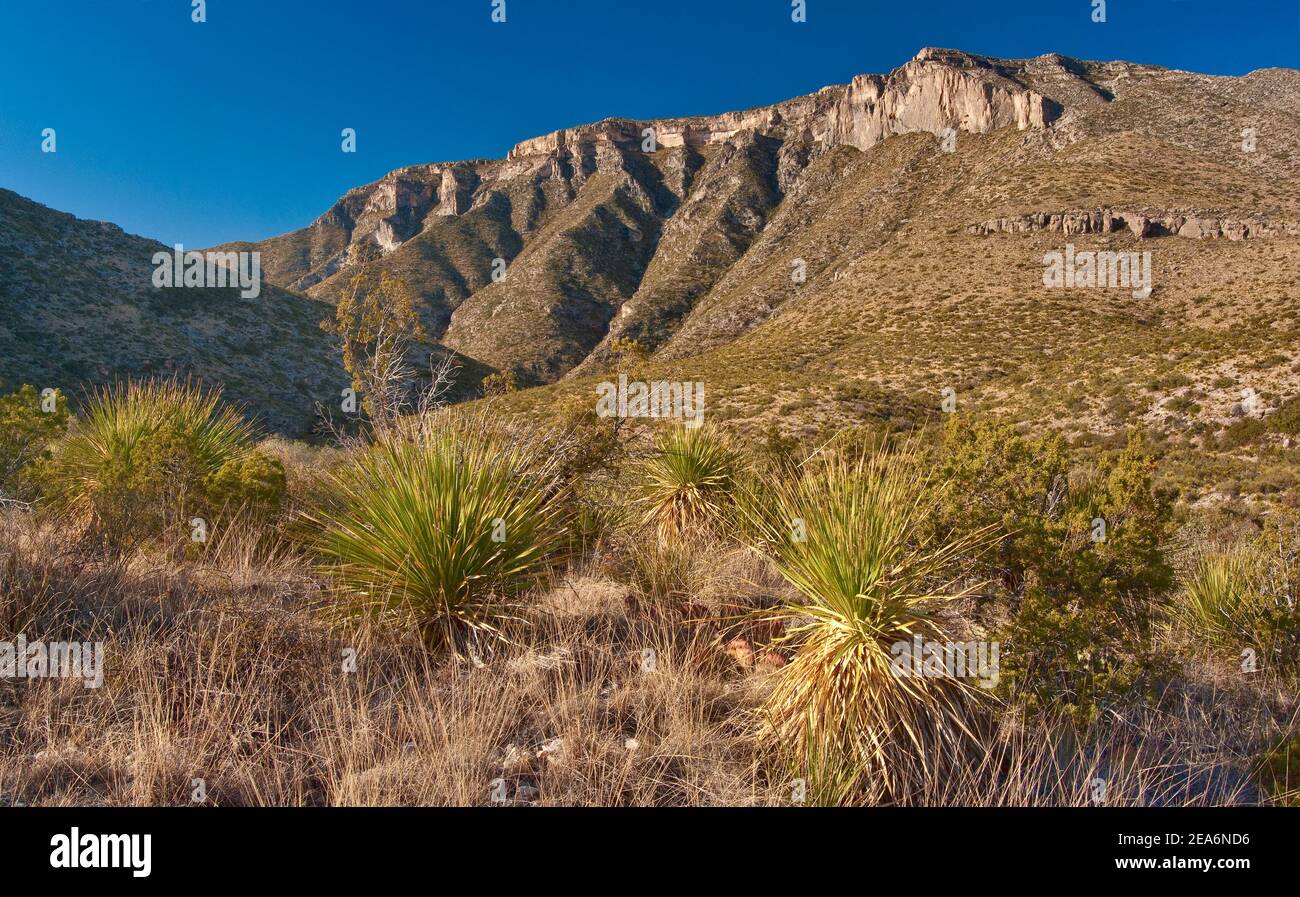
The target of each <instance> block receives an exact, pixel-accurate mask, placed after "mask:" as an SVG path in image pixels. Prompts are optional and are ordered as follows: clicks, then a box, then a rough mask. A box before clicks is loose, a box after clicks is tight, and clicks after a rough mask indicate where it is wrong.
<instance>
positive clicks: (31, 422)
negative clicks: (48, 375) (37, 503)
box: [0, 385, 68, 502]
mask: <svg viewBox="0 0 1300 897" xmlns="http://www.w3.org/2000/svg"><path fill="white" fill-rule="evenodd" d="M46 408H48V409H49V410H48V411H47V410H45V409H46ZM67 427H68V403H67V400H66V399H65V398H64V396H63V394H62V393H61V392H58V391H57V390H56V391H55V392H54V393H52V394H51V395H49V396H48V398H47V399H46V402H45V404H44V405H43V404H42V396H41V394H40V393H38V392H37V391H36V388H35V387H33V386H26V385H24V386H23V387H22V388H21V389H19V390H18V391H17V392H14V393H10V394H9V395H7V396H0V499H11V500H16V501H21V502H26V501H30V500H31V499H33V498H34V497H36V494H37V492H38V491H39V489H40V484H41V481H42V480H43V478H44V476H43V471H44V468H45V466H46V465H47V464H48V463H49V460H50V458H51V454H50V446H51V445H52V444H53V442H54V441H55V440H56V439H58V438H59V437H60V436H62V435H63V433H64V432H65V431H66V430H67Z"/></svg>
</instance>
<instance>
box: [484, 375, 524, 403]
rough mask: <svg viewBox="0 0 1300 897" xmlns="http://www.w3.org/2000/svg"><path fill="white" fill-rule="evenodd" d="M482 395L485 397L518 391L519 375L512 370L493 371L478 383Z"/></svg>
mask: <svg viewBox="0 0 1300 897" xmlns="http://www.w3.org/2000/svg"><path fill="white" fill-rule="evenodd" d="M479 388H480V389H481V390H483V395H484V396H487V397H492V396H504V395H508V394H510V393H512V392H518V391H519V375H518V374H516V373H515V372H514V371H494V372H493V373H491V374H488V375H487V376H486V377H484V378H483V382H482V383H481V384H479Z"/></svg>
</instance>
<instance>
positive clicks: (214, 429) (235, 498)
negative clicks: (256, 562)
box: [50, 381, 284, 542]
mask: <svg viewBox="0 0 1300 897" xmlns="http://www.w3.org/2000/svg"><path fill="white" fill-rule="evenodd" d="M50 489H51V490H52V492H53V497H54V505H55V506H56V507H58V508H60V509H61V510H63V511H66V512H68V513H70V514H71V515H72V516H73V517H74V518H76V519H78V520H81V521H84V522H86V523H89V524H91V525H93V526H95V527H97V528H98V529H99V531H100V532H101V533H102V534H103V535H105V536H106V537H108V538H110V539H112V540H115V541H119V542H132V541H138V540H144V539H149V538H154V537H157V536H160V535H162V534H163V532H164V531H165V530H166V529H167V528H168V527H169V526H172V525H180V524H182V523H184V524H185V525H186V526H187V527H188V524H187V523H185V522H186V521H188V520H189V519H191V518H192V517H194V516H198V517H203V518H204V519H207V520H208V521H209V522H211V521H212V520H214V519H216V518H219V517H223V516H225V515H227V514H231V513H233V512H236V511H242V510H245V509H246V508H251V509H255V510H257V511H260V512H261V513H274V511H275V509H276V508H277V507H278V504H279V498H280V495H282V494H283V491H284V470H283V468H282V466H281V465H280V462H279V461H278V460H277V459H275V458H272V457H269V456H266V455H263V454H261V453H259V452H258V451H257V450H256V449H255V448H254V445H253V431H252V428H251V426H250V425H249V424H248V423H247V422H246V421H245V420H244V419H243V417H242V416H240V414H239V413H238V412H237V411H236V410H235V409H233V408H231V407H230V406H228V405H225V404H223V403H222V401H221V391H220V390H219V389H218V390H211V391H207V390H204V389H203V388H201V387H199V386H197V385H194V384H191V383H179V382H177V381H141V382H134V383H129V384H126V385H124V386H117V387H112V388H107V389H104V390H101V391H100V392H98V393H96V394H94V395H93V396H91V398H90V401H89V402H88V405H87V408H86V411H85V413H84V415H83V416H82V417H80V418H78V419H77V420H76V422H75V423H74V424H73V426H72V428H71V429H70V430H69V432H68V434H67V436H66V437H65V438H64V439H63V440H62V441H61V442H60V443H59V445H58V446H57V447H56V450H55V453H54V458H53V460H52V462H51V472H50Z"/></svg>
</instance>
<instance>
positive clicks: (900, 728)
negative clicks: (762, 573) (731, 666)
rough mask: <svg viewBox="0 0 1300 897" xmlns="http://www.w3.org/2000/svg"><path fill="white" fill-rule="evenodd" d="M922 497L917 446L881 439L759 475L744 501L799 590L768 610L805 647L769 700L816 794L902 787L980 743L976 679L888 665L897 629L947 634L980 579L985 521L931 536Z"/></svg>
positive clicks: (776, 726)
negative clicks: (950, 611) (975, 728)
mask: <svg viewBox="0 0 1300 897" xmlns="http://www.w3.org/2000/svg"><path fill="white" fill-rule="evenodd" d="M925 498H926V490H925V480H924V475H923V474H922V473H921V469H920V467H919V466H918V465H917V464H916V459H915V457H914V453H913V452H911V451H904V452H903V453H901V454H898V455H890V454H888V453H887V452H884V451H877V452H876V453H874V454H872V455H865V456H864V455H860V456H858V457H856V458H853V457H850V456H849V455H847V454H845V453H840V452H837V453H830V454H823V455H820V456H818V458H817V459H814V460H813V461H811V462H809V463H808V464H806V465H805V468H804V473H803V476H802V477H800V478H798V479H795V480H790V479H778V480H775V481H771V482H766V483H760V484H758V485H757V486H755V487H753V488H752V489H751V490H747V491H746V494H745V496H744V498H743V499H742V501H741V507H742V508H743V513H744V515H745V517H746V518H747V528H748V529H749V530H750V531H752V532H753V533H755V534H757V536H758V546H759V547H760V548H761V549H762V550H763V551H764V552H766V553H767V554H768V555H769V556H770V557H771V559H772V561H773V562H774V564H775V566H776V568H777V569H778V570H779V571H780V573H781V575H782V576H783V577H784V578H785V579H786V581H787V582H788V583H789V584H790V586H792V587H793V588H794V590H795V591H796V592H797V594H798V596H799V597H798V598H797V599H796V600H794V601H792V602H791V603H789V604H785V605H781V606H779V607H777V608H775V609H773V610H771V611H765V612H763V614H762V615H763V616H764V617H765V618H766V619H767V620H768V621H770V622H773V623H777V624H779V625H781V626H783V627H784V632H785V634H784V635H783V636H782V637H781V638H780V639H779V640H778V643H783V644H788V645H790V646H793V647H794V649H795V654H794V657H793V659H792V660H791V661H790V663H789V664H788V665H786V666H784V667H782V668H780V669H779V671H778V672H777V674H776V681H775V684H774V687H773V690H772V692H771V694H770V697H769V699H768V701H767V704H766V708H765V709H766V712H767V715H768V718H769V720H770V722H771V731H772V733H773V734H774V735H775V736H776V737H777V738H778V741H779V743H780V744H781V745H783V746H784V747H785V748H786V749H787V750H789V751H791V752H793V755H794V756H795V757H796V758H797V760H796V762H798V763H800V764H802V766H803V769H804V772H805V774H806V775H807V776H808V777H809V778H810V780H811V786H812V790H813V792H814V794H813V796H814V798H815V799H816V800H817V801H819V802H827V803H838V802H843V801H845V800H849V799H851V796H852V794H853V792H854V791H855V790H856V788H857V787H858V786H859V785H861V784H862V783H863V782H864V781H872V782H875V783H877V784H879V783H884V788H885V791H887V792H888V793H890V794H893V795H894V796H895V797H900V796H902V795H903V794H905V793H906V791H907V788H908V783H909V782H910V781H912V780H913V779H914V778H915V777H917V776H919V775H921V774H923V773H925V772H927V771H931V770H932V769H933V768H934V767H935V766H936V765H938V764H942V763H943V762H944V761H945V760H947V759H952V758H954V757H955V756H957V755H960V754H961V753H962V752H963V751H964V750H965V749H966V748H968V747H969V746H970V741H969V739H970V738H971V736H972V734H973V732H972V728H971V725H970V723H969V722H968V720H967V714H968V711H969V704H970V701H971V699H972V695H973V694H974V691H975V689H974V688H973V687H972V685H970V684H969V683H967V682H966V681H964V680H962V679H958V678H945V677H934V678H930V677H906V676H897V675H895V673H894V671H893V669H892V666H891V664H892V661H893V658H894V653H893V646H895V645H896V644H898V643H910V642H911V641H912V639H913V638H914V637H916V636H920V637H922V638H924V639H927V640H929V639H934V640H939V641H943V640H945V632H944V627H943V625H942V624H941V622H940V619H939V617H938V615H937V614H938V611H940V610H941V609H942V608H943V607H944V606H946V605H951V604H952V602H954V601H956V600H957V599H960V598H962V597H964V596H965V595H966V594H967V593H968V592H969V590H970V586H969V585H963V584H962V575H961V574H962V568H963V564H962V563H960V559H961V558H962V557H963V556H964V555H968V554H972V553H975V552H976V549H977V548H978V543H979V541H980V539H981V538H982V537H983V535H984V534H982V533H980V532H978V531H976V532H973V533H969V534H966V535H963V536H961V537H958V538H957V539H955V540H953V541H946V542H945V541H936V540H934V539H932V538H930V537H929V536H928V534H927V532H928V531H927V527H926V525H925V517H926V515H927V513H928V509H927V508H926V506H925Z"/></svg>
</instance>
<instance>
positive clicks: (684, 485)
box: [640, 425, 740, 544]
mask: <svg viewBox="0 0 1300 897" xmlns="http://www.w3.org/2000/svg"><path fill="white" fill-rule="evenodd" d="M641 473H642V485H641V494H640V502H641V504H642V506H643V508H644V514H643V518H642V519H643V522H644V523H645V524H646V525H648V526H651V527H653V528H654V529H655V531H656V532H657V533H658V535H659V539H660V541H661V542H663V543H666V544H671V543H675V542H679V541H681V540H682V539H684V538H687V537H690V536H697V535H705V534H707V533H709V532H712V531H713V530H715V529H716V528H717V526H718V525H719V524H720V523H721V522H722V521H724V520H725V519H726V517H727V515H728V514H729V513H730V512H731V510H732V508H733V500H734V497H735V490H736V487H737V483H738V477H739V475H740V462H739V456H738V454H737V452H736V450H735V449H734V448H733V447H732V445H731V444H730V442H729V441H728V440H727V439H726V437H724V436H723V435H722V434H721V433H720V432H719V431H718V430H717V429H716V428H714V427H712V426H710V425H704V426H699V427H694V428H691V427H686V426H677V427H674V428H673V429H671V430H669V431H667V432H666V433H664V434H662V435H661V436H660V437H659V439H658V440H657V442H656V444H655V452H654V454H653V455H651V457H650V458H649V459H647V460H646V461H645V462H644V464H643V465H642V469H641Z"/></svg>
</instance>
